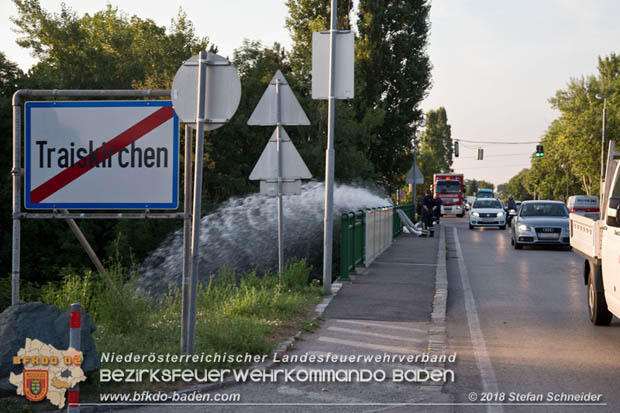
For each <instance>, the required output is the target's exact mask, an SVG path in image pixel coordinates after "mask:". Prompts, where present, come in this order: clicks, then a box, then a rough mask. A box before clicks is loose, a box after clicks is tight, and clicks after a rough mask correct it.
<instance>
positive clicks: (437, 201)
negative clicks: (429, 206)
mask: <svg viewBox="0 0 620 413" xmlns="http://www.w3.org/2000/svg"><path fill="white" fill-rule="evenodd" d="M442 205H443V201H442V200H441V198H439V197H437V198H435V207H434V208H435V209H434V211H433V212H434V218H435V222H437V223H438V224H439V220H440V218H441V206H442Z"/></svg>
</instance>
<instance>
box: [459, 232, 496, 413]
mask: <svg viewBox="0 0 620 413" xmlns="http://www.w3.org/2000/svg"><path fill="white" fill-rule="evenodd" d="M453 230H454V246H455V248H456V255H457V261H458V266H459V273H460V275H461V276H460V278H461V283H462V285H463V299H464V301H465V310H466V314H467V324H468V325H469V336H470V337H471V344H472V347H473V350H474V355H475V357H476V363H477V364H478V369H479V370H480V380H481V381H482V388H483V391H484V392H490V393H499V388H498V386H497V378H496V377H495V370H493V364H491V359H490V358H489V353H488V352H487V346H486V343H485V341H484V336H483V335H482V330H481V329H480V319H479V318H478V310H477V309H476V300H475V299H474V294H473V292H472V290H471V284H470V283H469V274H468V272H467V267H466V266H465V260H464V259H463V250H462V249H461V244H460V243H459V237H458V233H457V229H456V227H453ZM487 411H488V412H494V413H501V412H503V411H504V409H503V408H502V406H498V405H493V406H487Z"/></svg>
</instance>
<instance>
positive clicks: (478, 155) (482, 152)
mask: <svg viewBox="0 0 620 413" xmlns="http://www.w3.org/2000/svg"><path fill="white" fill-rule="evenodd" d="M476 159H477V160H479V161H481V160H482V159H484V149H482V148H478V154H477V155H476Z"/></svg>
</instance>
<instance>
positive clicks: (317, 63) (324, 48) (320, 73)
mask: <svg viewBox="0 0 620 413" xmlns="http://www.w3.org/2000/svg"><path fill="white" fill-rule="evenodd" d="M335 35H336V41H335V43H336V62H335V64H334V66H335V72H336V74H335V75H336V79H335V89H336V90H335V91H334V96H335V97H336V99H352V98H353V92H354V67H355V64H354V60H355V59H354V51H355V45H354V39H355V36H354V34H353V32H338V33H336V34H335ZM329 48H330V41H329V32H314V33H312V99H328V98H329V57H330V50H329Z"/></svg>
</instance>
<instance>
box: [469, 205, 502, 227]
mask: <svg viewBox="0 0 620 413" xmlns="http://www.w3.org/2000/svg"><path fill="white" fill-rule="evenodd" d="M474 227H498V228H500V229H506V211H504V205H503V204H502V201H500V200H499V199H493V198H490V199H476V200H475V201H474V204H473V205H472V206H471V210H470V211H469V229H474Z"/></svg>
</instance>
